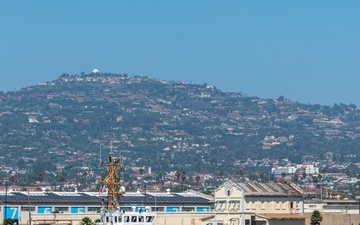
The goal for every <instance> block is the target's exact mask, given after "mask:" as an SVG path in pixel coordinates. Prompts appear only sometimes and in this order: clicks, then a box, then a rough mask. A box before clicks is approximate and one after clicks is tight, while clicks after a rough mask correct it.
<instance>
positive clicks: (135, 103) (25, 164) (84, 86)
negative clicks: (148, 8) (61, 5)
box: [0, 73, 360, 190]
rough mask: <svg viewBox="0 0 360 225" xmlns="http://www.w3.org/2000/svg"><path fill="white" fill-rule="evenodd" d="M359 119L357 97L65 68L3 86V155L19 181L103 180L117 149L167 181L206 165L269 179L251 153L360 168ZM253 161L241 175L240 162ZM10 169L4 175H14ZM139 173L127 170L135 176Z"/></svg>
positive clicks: (84, 183) (81, 183) (128, 161)
mask: <svg viewBox="0 0 360 225" xmlns="http://www.w3.org/2000/svg"><path fill="white" fill-rule="evenodd" d="M359 125H360V111H359V110H357V109H356V106H355V105H354V104H349V105H346V104H335V105H334V106H321V105H311V104H301V103H297V102H294V101H290V100H288V99H286V98H285V97H284V96H280V97H279V98H278V99H277V100H274V99H261V98H257V97H251V96H246V95H244V94H242V93H229V92H223V91H220V90H218V89H216V88H215V87H212V86H207V84H202V85H196V84H188V83H186V82H177V81H161V80H157V79H151V78H147V77H141V76H135V77H131V76H128V75H127V74H121V75H117V74H110V73H106V74H99V75H94V74H82V75H68V74H63V75H62V76H60V77H59V78H58V79H57V80H54V81H51V82H48V83H47V85H37V86H32V87H26V88H23V89H21V90H19V91H11V92H7V93H3V94H1V95H0V133H1V136H0V143H1V145H0V155H1V156H3V157H1V158H0V164H1V165H4V166H5V167H9V171H16V175H15V176H12V177H11V178H9V181H10V182H11V183H12V184H17V185H24V184H27V185H30V184H35V183H36V182H38V183H39V182H49V183H51V184H54V186H57V188H58V190H59V189H60V190H64V187H63V186H62V184H63V183H64V182H70V183H73V184H76V185H77V187H78V188H79V189H87V190H91V189H93V190H94V189H97V188H98V186H96V185H95V186H94V185H91V184H93V183H94V181H95V178H96V175H98V176H102V175H103V174H104V171H103V170H102V168H99V163H100V162H99V161H100V160H106V155H107V154H108V153H109V151H110V148H112V150H113V151H114V152H115V154H117V155H121V157H122V160H124V164H125V165H126V166H128V167H133V168H145V167H146V168H149V167H151V169H152V172H153V173H155V174H162V176H161V177H158V178H157V181H158V182H161V184H164V182H165V180H164V176H165V174H166V173H167V172H170V171H179V174H177V175H176V177H177V178H178V180H179V183H182V186H185V185H184V184H186V183H187V182H194V183H196V181H191V180H189V179H188V178H189V177H190V175H192V174H197V173H210V174H214V175H215V176H219V177H220V179H222V178H223V177H224V176H225V175H226V176H231V175H236V176H241V177H242V178H245V176H244V174H245V173H246V176H247V177H249V178H254V179H261V180H268V179H271V177H270V176H269V175H268V176H265V174H266V172H267V173H269V171H265V169H263V168H259V166H258V165H256V164H255V165H254V164H251V163H246V162H247V160H248V159H251V160H255V159H269V160H278V159H283V158H287V159H289V160H290V161H292V162H294V163H302V162H304V161H308V160H309V159H310V160H324V156H325V155H330V156H329V157H331V159H326V160H332V161H334V162H347V163H348V165H349V166H348V168H347V171H346V174H348V175H349V176H350V175H354V174H359V173H360V171H359V168H358V167H357V166H354V164H353V163H354V162H359V161H360V154H357V153H358V152H360V142H359V138H360V130H359V129H358V127H359ZM110 142H112V147H110ZM99 144H102V147H101V148H102V156H101V159H99V154H100V152H99V150H100V149H99V148H100V145H99ZM56 162H59V163H56ZM244 163H246V167H247V168H243V172H242V175H239V170H238V167H237V165H239V164H244ZM10 167H11V168H10ZM144 170H145V169H144ZM5 171H7V170H2V171H1V172H0V177H7V176H8V175H9V174H10V172H5ZM90 171H92V172H93V173H89V172H90ZM183 171H186V173H185V174H184V173H183ZM245 171H246V172H245ZM85 172H86V173H87V174H85ZM137 172H139V171H130V170H125V172H124V173H123V175H124V176H125V178H126V179H131V178H130V175H131V173H137ZM218 172H221V173H220V174H219V173H218ZM140 173H141V174H143V173H144V171H142V172H140ZM284 175H285V176H283V178H284V179H285V178H287V175H286V174H284ZM305 178H306V176H305V177H303V179H305ZM294 179H295V180H298V179H299V176H297V177H294ZM300 179H301V177H300ZM313 179H314V181H319V180H321V177H317V178H315V177H314V178H313ZM198 182H199V181H198Z"/></svg>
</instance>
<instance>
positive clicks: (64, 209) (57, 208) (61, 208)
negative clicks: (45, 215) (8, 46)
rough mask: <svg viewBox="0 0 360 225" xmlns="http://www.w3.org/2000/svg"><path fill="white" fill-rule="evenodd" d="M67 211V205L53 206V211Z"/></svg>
mask: <svg viewBox="0 0 360 225" xmlns="http://www.w3.org/2000/svg"><path fill="white" fill-rule="evenodd" d="M56 211H58V212H68V211H69V207H55V212H56Z"/></svg>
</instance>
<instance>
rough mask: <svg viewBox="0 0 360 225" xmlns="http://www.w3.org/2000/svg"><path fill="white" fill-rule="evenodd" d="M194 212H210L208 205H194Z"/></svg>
mask: <svg viewBox="0 0 360 225" xmlns="http://www.w3.org/2000/svg"><path fill="white" fill-rule="evenodd" d="M196 212H210V207H196Z"/></svg>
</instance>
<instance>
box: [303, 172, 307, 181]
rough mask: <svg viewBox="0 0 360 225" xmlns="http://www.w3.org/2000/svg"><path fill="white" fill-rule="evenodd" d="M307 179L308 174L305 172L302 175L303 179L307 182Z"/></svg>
mask: <svg viewBox="0 0 360 225" xmlns="http://www.w3.org/2000/svg"><path fill="white" fill-rule="evenodd" d="M306 177H307V174H306V172H303V173H302V178H303V179H304V180H305V179H306Z"/></svg>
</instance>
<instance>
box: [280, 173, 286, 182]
mask: <svg viewBox="0 0 360 225" xmlns="http://www.w3.org/2000/svg"><path fill="white" fill-rule="evenodd" d="M281 177H282V181H284V180H285V177H286V173H285V172H282V173H281Z"/></svg>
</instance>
